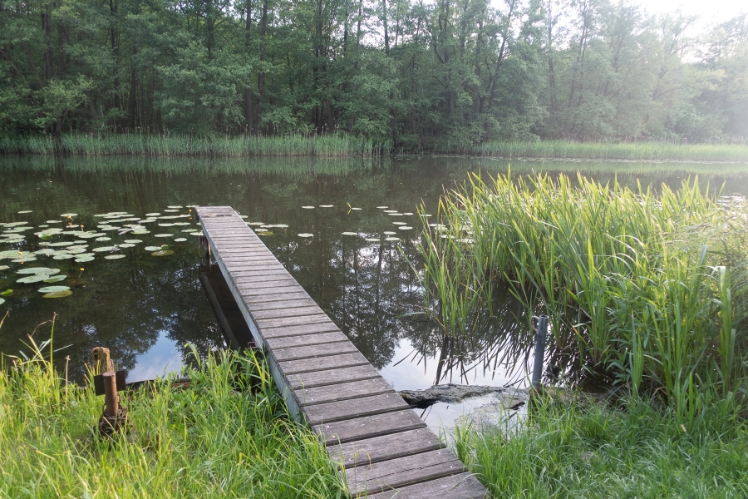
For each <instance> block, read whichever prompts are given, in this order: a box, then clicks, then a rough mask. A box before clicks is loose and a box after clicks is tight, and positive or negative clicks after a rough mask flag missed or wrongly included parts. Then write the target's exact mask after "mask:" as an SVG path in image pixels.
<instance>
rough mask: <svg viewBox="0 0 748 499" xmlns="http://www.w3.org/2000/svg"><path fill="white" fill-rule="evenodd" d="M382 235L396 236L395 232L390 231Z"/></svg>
mask: <svg viewBox="0 0 748 499" xmlns="http://www.w3.org/2000/svg"><path fill="white" fill-rule="evenodd" d="M382 234H384V235H386V236H394V235H395V234H397V232H392V231H391V230H386V231H384V232H383V233H382Z"/></svg>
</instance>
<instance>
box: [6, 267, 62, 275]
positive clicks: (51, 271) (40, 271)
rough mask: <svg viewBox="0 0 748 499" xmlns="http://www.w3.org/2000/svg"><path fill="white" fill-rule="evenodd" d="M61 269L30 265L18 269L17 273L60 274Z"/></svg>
mask: <svg viewBox="0 0 748 499" xmlns="http://www.w3.org/2000/svg"><path fill="white" fill-rule="evenodd" d="M59 272H60V269H51V268H49V267H30V268H25V269H19V270H16V274H21V275H28V274H46V275H53V274H58V273H59Z"/></svg>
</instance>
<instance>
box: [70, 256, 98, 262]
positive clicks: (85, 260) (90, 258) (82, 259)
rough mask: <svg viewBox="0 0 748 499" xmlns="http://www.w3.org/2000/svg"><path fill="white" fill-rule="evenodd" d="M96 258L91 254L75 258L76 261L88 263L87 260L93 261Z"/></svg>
mask: <svg viewBox="0 0 748 499" xmlns="http://www.w3.org/2000/svg"><path fill="white" fill-rule="evenodd" d="M94 260H96V258H95V257H94V256H91V255H86V256H79V257H77V258H76V259H75V263H87V262H93V261H94Z"/></svg>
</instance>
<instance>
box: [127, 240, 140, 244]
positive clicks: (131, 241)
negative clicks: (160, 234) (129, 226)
mask: <svg viewBox="0 0 748 499" xmlns="http://www.w3.org/2000/svg"><path fill="white" fill-rule="evenodd" d="M125 242H126V243H127V244H140V243H142V242H143V240H142V239H125Z"/></svg>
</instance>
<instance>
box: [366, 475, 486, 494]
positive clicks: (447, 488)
mask: <svg viewBox="0 0 748 499" xmlns="http://www.w3.org/2000/svg"><path fill="white" fill-rule="evenodd" d="M486 497H488V492H487V491H486V489H485V487H483V485H481V483H480V482H479V481H478V479H477V478H475V476H473V474H472V473H460V474H457V475H452V476H449V477H446V478H439V479H437V480H431V481H429V482H425V483H419V484H416V485H409V486H406V487H401V488H399V489H398V490H388V491H386V492H381V493H379V494H374V495H369V496H368V499H437V498H438V499H484V498H486Z"/></svg>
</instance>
